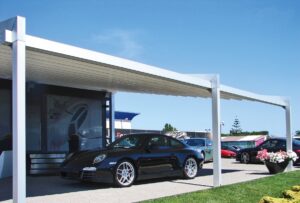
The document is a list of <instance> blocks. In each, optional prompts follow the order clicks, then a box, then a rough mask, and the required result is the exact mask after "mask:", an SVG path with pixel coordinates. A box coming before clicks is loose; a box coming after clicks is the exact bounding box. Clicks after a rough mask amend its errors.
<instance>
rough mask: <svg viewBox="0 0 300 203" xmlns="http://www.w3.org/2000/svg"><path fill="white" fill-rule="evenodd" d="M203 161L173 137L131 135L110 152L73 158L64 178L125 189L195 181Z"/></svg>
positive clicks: (67, 163)
mask: <svg viewBox="0 0 300 203" xmlns="http://www.w3.org/2000/svg"><path fill="white" fill-rule="evenodd" d="M203 160H204V159H203V157H202V156H201V154H199V153H198V152H197V151H195V150H194V149H192V148H191V147H189V146H187V145H186V144H184V143H182V142H180V141H179V140H176V139H174V138H172V137H169V136H166V135H160V134H131V135H125V136H123V137H121V138H119V139H118V140H116V141H115V142H113V143H112V144H111V145H109V147H108V148H107V149H101V150H93V151H81V152H77V153H74V154H70V155H69V156H68V157H67V158H66V160H65V161H64V162H63V164H62V167H61V176H62V177H63V178H71V179H78V180H83V181H93V182H108V183H114V184H116V185H117V186H121V187H126V186H130V185H132V184H133V183H134V182H135V181H136V180H142V179H151V178H158V177H166V176H183V177H184V178H189V179H190V178H194V177H195V176H196V175H197V172H198V169H199V165H201V164H202V162H203Z"/></svg>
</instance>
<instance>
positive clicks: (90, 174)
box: [81, 171, 96, 180]
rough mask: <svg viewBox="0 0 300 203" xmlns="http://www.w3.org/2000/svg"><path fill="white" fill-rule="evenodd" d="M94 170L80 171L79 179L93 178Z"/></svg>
mask: <svg viewBox="0 0 300 203" xmlns="http://www.w3.org/2000/svg"><path fill="white" fill-rule="evenodd" d="M95 176H96V171H82V172H81V179H82V180H91V179H93V178H95Z"/></svg>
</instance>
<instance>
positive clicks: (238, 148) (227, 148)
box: [221, 145, 241, 153]
mask: <svg viewBox="0 0 300 203" xmlns="http://www.w3.org/2000/svg"><path fill="white" fill-rule="evenodd" d="M221 148H222V149H224V150H229V151H232V152H234V153H238V152H239V151H240V150H241V148H240V147H238V146H235V145H230V146H224V145H222V146H221Z"/></svg>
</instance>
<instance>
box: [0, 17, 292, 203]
mask: <svg viewBox="0 0 300 203" xmlns="http://www.w3.org/2000/svg"><path fill="white" fill-rule="evenodd" d="M0 78H1V80H0V137H4V136H9V135H11V136H12V140H13V146H12V148H13V200H14V202H25V197H26V154H28V153H32V152H43V153H52V152H55V153H56V152H62V151H67V150H68V147H69V143H68V140H69V137H70V135H73V134H81V135H82V136H84V135H86V136H89V137H92V138H94V141H93V142H91V143H89V142H86V145H85V147H86V148H87V149H88V148H89V147H94V146H95V145H97V146H100V147H104V146H105V145H107V144H109V143H110V142H111V141H113V140H114V134H115V132H114V129H115V127H114V102H115V100H114V94H115V93H116V92H120V91H122V92H136V93H147V94H161V95H173V96H188V97H195V98H197V97H198V98H199V97H201V98H211V99H212V135H213V142H214V145H213V147H214V163H213V164H214V185H215V186H219V185H221V183H222V181H221V180H222V179H221V162H220V158H221V157H220V154H221V153H220V146H221V144H220V143H221V139H220V99H221V98H223V99H236V100H250V101H257V102H262V103H266V104H270V105H275V106H279V107H283V109H284V110H285V115H286V136H287V150H290V149H292V136H291V120H290V104H289V101H288V100H287V99H285V98H282V97H277V96H265V95H259V94H255V93H251V92H247V91H243V90H240V89H236V88H232V87H228V86H225V85H222V84H220V78H219V76H218V75H186V74H181V73H177V72H173V71H169V70H166V69H161V68H158V67H153V66H149V65H146V64H142V63H138V62H135V61H130V60H126V59H122V58H118V57H114V56H110V55H106V54H103V53H99V52H94V51H90V50H86V49H82V48H79V47H74V46H70V45H66V44H62V43H58V42H54V41H49V40H47V39H42V38H39V37H35V36H31V35H28V34H27V33H26V22H25V18H23V17H19V16H18V17H14V18H11V19H8V20H5V21H2V22H0ZM107 111H108V112H109V113H108V116H107V114H106V112H107ZM107 117H108V118H107ZM106 119H109V120H110V122H109V126H106ZM107 128H108V130H106V129H107ZM291 168H292V166H291V165H290V167H289V169H291Z"/></svg>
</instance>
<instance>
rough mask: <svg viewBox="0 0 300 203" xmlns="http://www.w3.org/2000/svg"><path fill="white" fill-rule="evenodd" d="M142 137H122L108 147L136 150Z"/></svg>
mask: <svg viewBox="0 0 300 203" xmlns="http://www.w3.org/2000/svg"><path fill="white" fill-rule="evenodd" d="M141 140H142V136H139V135H130V136H124V137H122V138H120V139H119V140H117V141H116V142H114V143H112V144H111V145H110V148H127V149H129V148H136V147H139V146H140V144H141Z"/></svg>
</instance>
